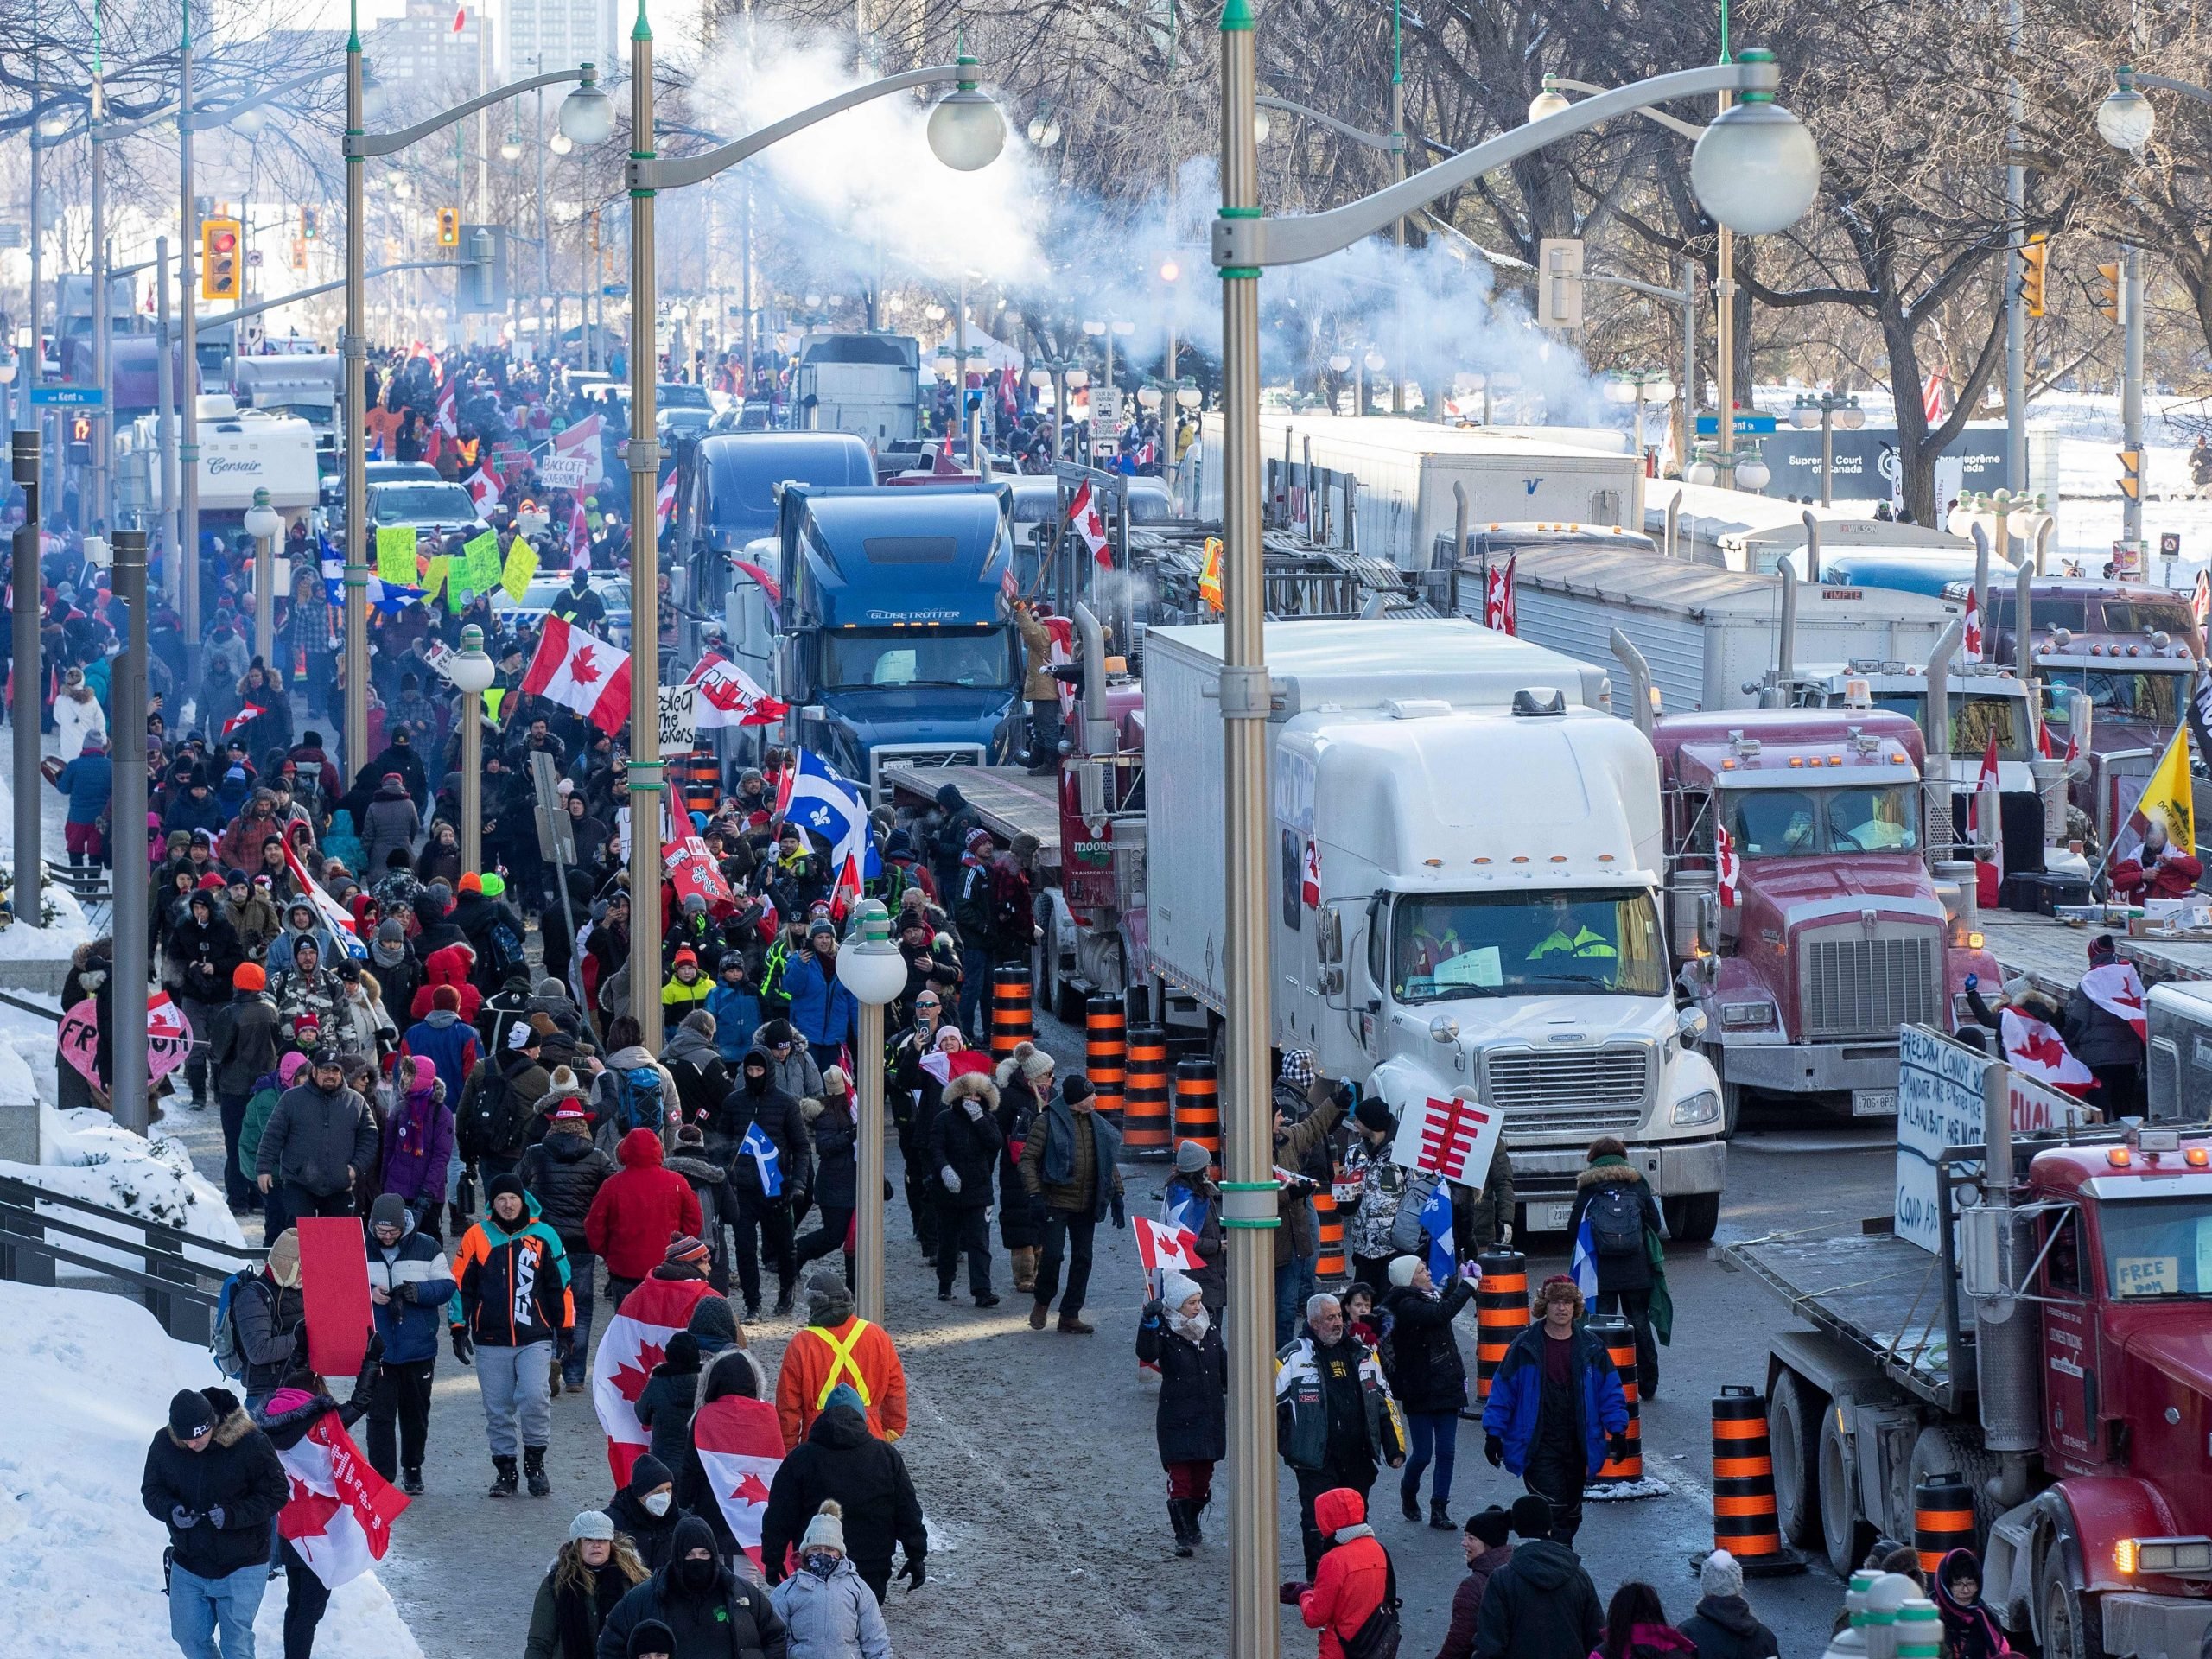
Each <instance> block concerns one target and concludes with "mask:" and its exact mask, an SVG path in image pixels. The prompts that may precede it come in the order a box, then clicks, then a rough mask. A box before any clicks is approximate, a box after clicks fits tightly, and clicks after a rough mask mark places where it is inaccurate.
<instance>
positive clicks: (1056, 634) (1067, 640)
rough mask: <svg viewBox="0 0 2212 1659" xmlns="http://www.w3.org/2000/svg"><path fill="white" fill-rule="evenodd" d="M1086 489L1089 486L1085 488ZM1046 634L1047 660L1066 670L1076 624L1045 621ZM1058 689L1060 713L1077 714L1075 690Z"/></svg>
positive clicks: (1064, 684)
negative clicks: (1048, 639)
mask: <svg viewBox="0 0 2212 1659" xmlns="http://www.w3.org/2000/svg"><path fill="white" fill-rule="evenodd" d="M1089 487H1090V486H1089V485H1087V484H1086V485H1085V486H1084V488H1085V489H1088V488H1089ZM1044 620H1045V632H1046V633H1048V634H1050V635H1052V649H1051V650H1050V651H1049V652H1046V654H1045V660H1046V662H1047V663H1049V664H1051V665H1052V667H1054V668H1065V667H1067V666H1068V665H1069V664H1071V663H1072V662H1074V661H1075V624H1074V623H1073V622H1072V621H1071V620H1069V619H1068V618H1066V617H1065V616H1048V617H1046V618H1045V619H1044ZM1053 684H1054V686H1055V687H1057V688H1058V693H1059V699H1060V713H1061V715H1063V716H1065V715H1071V714H1073V713H1074V712H1075V688H1074V687H1073V686H1071V685H1070V684H1069V683H1067V682H1066V681H1065V680H1055V681H1053Z"/></svg>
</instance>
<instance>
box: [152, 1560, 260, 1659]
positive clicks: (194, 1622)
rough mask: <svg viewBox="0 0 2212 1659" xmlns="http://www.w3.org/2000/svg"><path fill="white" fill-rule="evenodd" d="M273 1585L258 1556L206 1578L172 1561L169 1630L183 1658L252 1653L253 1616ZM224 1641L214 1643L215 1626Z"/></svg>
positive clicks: (240, 1657)
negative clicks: (223, 1576) (216, 1576)
mask: <svg viewBox="0 0 2212 1659" xmlns="http://www.w3.org/2000/svg"><path fill="white" fill-rule="evenodd" d="M268 1589H269V1568H268V1567H267V1566H266V1564H264V1563H263V1562H260V1561H256V1562H254V1563H253V1565H252V1566H251V1567H240V1568H239V1569H238V1571H237V1572H235V1573H232V1574H231V1575H230V1577H228V1578H226V1579H203V1578H201V1577H200V1575H199V1574H198V1573H188V1572H186V1571H185V1570H184V1568H182V1567H179V1566H178V1565H177V1564H176V1563H175V1562H174V1561H172V1562H170V1563H169V1635H170V1637H172V1638H174V1640H175V1643H176V1644H177V1646H178V1647H179V1648H180V1649H182V1650H183V1652H184V1656H185V1659H215V1656H216V1655H217V1654H218V1653H220V1654H221V1655H222V1656H223V1659H254V1656H253V1616H254V1615H255V1614H256V1613H257V1612H259V1611H261V1598H262V1597H263V1595H264V1594H265V1593H266V1592H267V1591H268ZM218 1630H219V1631H220V1632H221V1633H222V1645H221V1647H219V1648H218V1647H217V1646H216V1644H215V1636H216V1632H217V1631H218Z"/></svg>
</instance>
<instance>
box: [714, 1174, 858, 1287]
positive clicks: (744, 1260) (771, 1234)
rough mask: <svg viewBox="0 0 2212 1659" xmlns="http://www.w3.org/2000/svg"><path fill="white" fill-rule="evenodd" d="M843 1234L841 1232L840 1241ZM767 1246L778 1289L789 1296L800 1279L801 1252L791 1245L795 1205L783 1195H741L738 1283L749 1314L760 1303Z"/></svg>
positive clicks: (746, 1193)
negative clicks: (762, 1255) (762, 1256)
mask: <svg viewBox="0 0 2212 1659" xmlns="http://www.w3.org/2000/svg"><path fill="white" fill-rule="evenodd" d="M842 1242H843V1236H842V1234H841V1235H839V1243H842ZM764 1244H765V1245H766V1247H767V1252H768V1255H770V1256H771V1257H772V1258H773V1260H774V1262H775V1264H776V1280H777V1284H778V1288H779V1290H780V1291H781V1292H782V1294H784V1295H785V1296H789V1295H790V1294H791V1287H793V1286H794V1285H795V1284H797V1283H798V1260H797V1252H796V1251H794V1250H793V1249H792V1248H791V1205H789V1204H787V1203H785V1201H784V1200H783V1199H781V1198H760V1197H757V1196H755V1195H754V1194H753V1193H750V1192H740V1193H739V1194H738V1195H737V1283H738V1288H739V1289H740V1290H741V1291H743V1292H744V1294H745V1306H746V1311H747V1314H748V1315H751V1314H752V1313H753V1310H754V1309H756V1308H758V1307H759V1306H760V1252H761V1246H763V1245H764Z"/></svg>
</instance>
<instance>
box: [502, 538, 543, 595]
mask: <svg viewBox="0 0 2212 1659" xmlns="http://www.w3.org/2000/svg"><path fill="white" fill-rule="evenodd" d="M534 575H537V550H536V549H535V548H533V547H531V544H530V543H528V542H525V541H524V540H523V538H522V537H519V536H518V537H515V539H514V541H513V543H512V545H510V546H509V547H508V549H507V571H506V575H504V576H502V577H501V578H500V579H499V585H500V586H501V587H503V588H505V589H506V590H507V597H508V598H509V599H512V601H514V602H515V603H516V604H518V605H519V604H521V603H522V601H523V596H524V594H527V593H528V592H529V591H530V579H531V577H532V576H534Z"/></svg>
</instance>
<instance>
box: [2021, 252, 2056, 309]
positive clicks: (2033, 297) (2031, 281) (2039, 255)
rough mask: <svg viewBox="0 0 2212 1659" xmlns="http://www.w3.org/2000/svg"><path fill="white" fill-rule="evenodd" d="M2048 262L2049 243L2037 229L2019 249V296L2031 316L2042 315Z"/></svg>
mask: <svg viewBox="0 0 2212 1659" xmlns="http://www.w3.org/2000/svg"><path fill="white" fill-rule="evenodd" d="M2049 267H2050V241H2049V240H2048V239H2047V238H2045V237H2044V233H2043V232H2041V231H2037V232H2036V233H2035V234H2034V235H2032V236H2031V237H2030V238H2028V239H2027V243H2026V245H2024V247H2022V248H2021V250H2020V298H2021V299H2022V300H2023V301H2024V302H2026V305H2027V308H2028V315H2030V316H2031V317H2039V316H2041V315H2044V309H2043V299H2044V277H2045V276H2046V275H2047V274H2048V271H2049Z"/></svg>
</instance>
